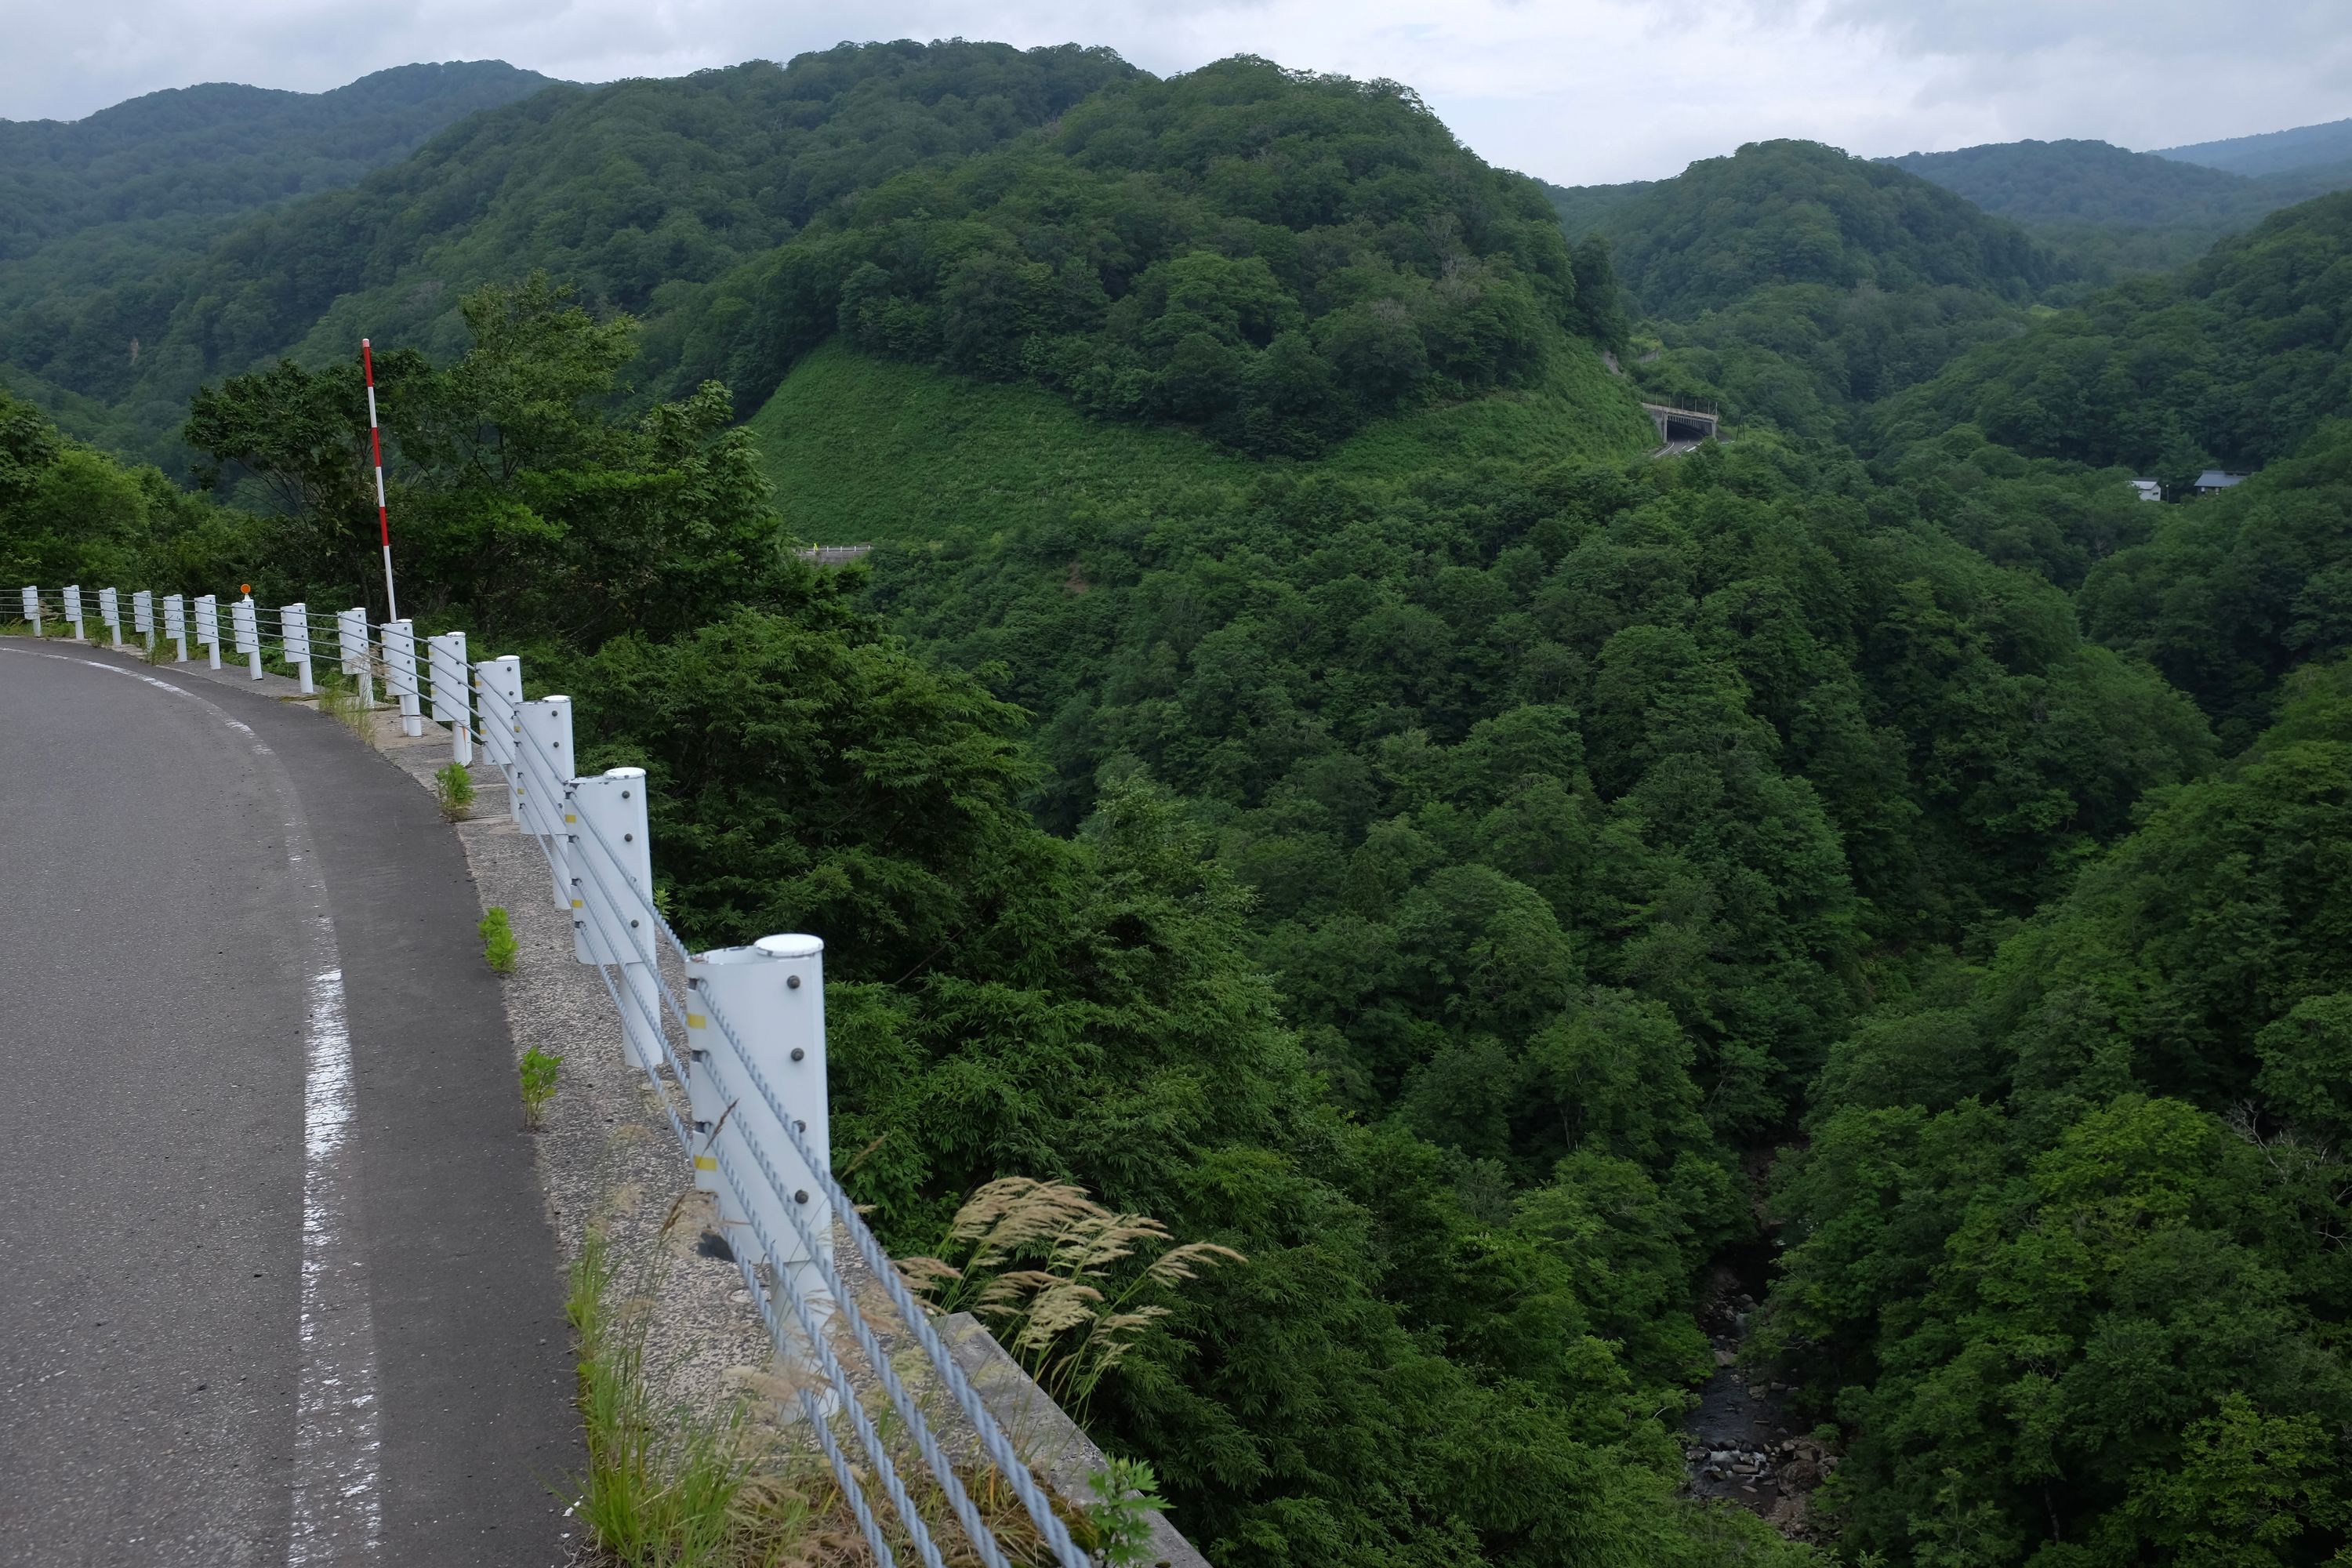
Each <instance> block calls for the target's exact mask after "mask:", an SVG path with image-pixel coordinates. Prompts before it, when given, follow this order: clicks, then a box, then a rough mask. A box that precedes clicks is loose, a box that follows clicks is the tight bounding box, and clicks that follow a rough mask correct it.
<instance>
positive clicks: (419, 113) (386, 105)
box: [0, 60, 550, 448]
mask: <svg viewBox="0 0 2352 1568" xmlns="http://www.w3.org/2000/svg"><path fill="white" fill-rule="evenodd" d="M548 85H550V84H549V81H548V79H547V78H545V77H542V76H540V75H539V74H537V73H536V72H533V71H525V70H517V69H515V68H513V67H511V66H509V65H506V64H503V63H501V62H499V61H497V60H478V61H471V62H467V63H462V64H449V65H415V66H402V67H399V68H395V69H393V70H386V71H379V72H377V73H376V74H374V75H373V76H370V77H365V78H362V79H360V80H358V81H355V82H352V83H351V84H350V85H349V86H347V87H341V88H337V89H334V90H333V91H331V92H320V93H299V92H278V91H268V90H265V89H259V88H251V87H236V86H230V85H227V84H224V83H212V84H208V85H206V86H203V87H192V88H184V89H176V90H173V91H170V92H157V93H150V94H148V95H147V96H146V97H144V98H137V99H132V100H131V101H129V102H127V103H121V104H117V105H115V106H114V107H113V108H111V109H107V110H100V112H98V113H96V114H93V115H90V116H89V117H88V118H87V119H84V120H78V121H65V122H60V121H46V120H45V121H0V378H5V379H6V380H9V381H13V382H15V383H16V384H20V385H26V386H30V387H33V388H35V389H37V390H39V391H41V392H43V393H44V394H47V395H50V396H52V397H53V398H55V399H56V400H57V401H58V403H59V404H60V405H65V406H68V407H70V408H71V409H72V410H73V412H74V414H75V415H76V416H77V423H78V424H79V425H81V426H83V427H85V428H87V429H89V431H90V432H91V433H93V434H105V435H109V436H111V437H115V438H116V440H117V442H118V444H120V445H125V446H130V447H150V448H152V447H153V446H154V444H153V443H152V440H148V439H142V437H152V435H153V434H154V433H155V432H160V431H163V430H164V429H167V428H168V427H169V426H170V425H171V423H172V421H173V414H172V409H173V407H174V406H176V403H177V402H179V401H184V399H185V395H186V391H187V390H188V388H186V387H185V386H183V387H181V388H180V390H179V392H178V394H177V395H176V398H175V397H173V396H172V395H160V394H159V397H160V398H161V402H160V403H159V404H158V405H157V406H155V407H152V408H151V409H149V410H148V411H147V416H146V418H145V421H144V423H143V426H142V423H141V422H140V421H139V420H138V419H137V418H135V417H134V418H131V419H129V420H123V419H117V418H113V417H110V416H109V413H108V411H107V410H106V409H105V408H104V407H103V406H102V404H103V402H104V401H105V400H107V399H109V398H110V396H111V393H110V391H109V390H108V388H109V387H110V386H111V385H113V384H116V383H115V382H110V381H109V380H108V379H107V374H113V375H114V376H115V377H116V378H117V379H118V380H119V381H121V382H123V383H126V384H127V382H128V380H129V379H130V378H133V377H135V376H136V375H137V374H138V371H139V362H140V360H141V359H142V357H143V355H144V354H145V353H147V352H148V351H152V349H154V348H155V347H156V346H157V340H158V338H159V337H160V336H161V335H162V332H163V327H164V324H165V321H166V316H165V315H164V314H163V313H162V312H160V311H158V310H153V309H149V308H145V307H148V306H152V302H153V301H154V300H157V299H158V298H159V297H160V296H161V295H162V294H163V293H164V292H166V291H167V290H168V285H166V284H165V283H164V282H163V279H165V278H167V277H169V276H171V275H173V274H174V273H175V272H178V271H180V270H182V269H184V268H186V267H187V266H188V265H189V264H190V263H191V261H192V260H193V258H195V257H198V256H200V255H202V254H203V253H204V251H205V248H206V247H209V246H211V245H212V244H214V243H215V241H217V240H218V239H219V238H220V237H223V236H225V235H226V234H228V233H230V232H231V231H233V230H234V229H236V227H237V226H239V225H240V224H242V223H245V222H247V221H249V220H250V219H251V218H252V217H253V216H255V215H256V214H257V213H260V212H263V211H266V210H269V209H272V208H275V207H278V206H282V205H285V204H287V203H289V202H294V201H298V200H299V198H301V197H303V196H305V195H313V194H316V193H320V192H325V191H332V190H338V189H341V188H344V187H347V186H350V185H352V184H354V183H355V182H357V181H358V180H360V179H361V178H362V177H363V176H364V175H366V174H368V172H369V171H371V170H373V169H378V168H381V167H383V165H385V164H387V163H397V162H398V161H400V160H402V159H404V158H406V157H407V156H408V155H409V154H410V153H414V152H415V150H416V149H417V148H418V147H420V146H421V145H423V144H424V143H425V142H426V141H428V140H430V139H431V138H432V137H433V136H435V135H436V134H437V133H438V132H441V131H442V130H444V129H446V127H448V126H449V125H450V124H452V123H453V122H455V121H459V120H462V119H464V118H465V117H466V116H467V115H469V114H472V113H474V112H475V111H476V110H482V109H489V108H495V107H497V106H499V105H502V104H506V103H510V102H512V101H514V100H517V99H520V98H527V97H529V96H530V95H531V94H532V93H534V92H537V91H539V90H540V89H541V88H544V87H546V86H548ZM101 367H102V368H101ZM52 370H53V371H54V372H55V374H45V373H47V372H49V371H52ZM75 393H83V394H85V395H87V396H89V397H92V398H96V399H98V400H99V402H97V403H90V402H85V401H83V399H82V398H79V397H76V396H74V395H73V394H75Z"/></svg>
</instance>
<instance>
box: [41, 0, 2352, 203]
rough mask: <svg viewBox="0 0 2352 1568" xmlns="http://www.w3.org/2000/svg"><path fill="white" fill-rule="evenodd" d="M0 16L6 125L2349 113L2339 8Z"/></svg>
mask: <svg viewBox="0 0 2352 1568" xmlns="http://www.w3.org/2000/svg"><path fill="white" fill-rule="evenodd" d="M2243 18H2244V12H2243V8H2242V6H2241V5H2223V4H2221V3H2220V0H1966V3H1954V0H1946V3H1940V4H1937V3H1924V0H1647V3H1637V0H1092V3H1081V0H978V3H974V4H964V5H950V4H944V3H941V0H871V3H866V4H859V5H840V4H833V3H815V4H811V3H805V0H804V3H802V4H797V5H790V6H783V7H779V6H776V5H772V4H766V3H762V0H369V3H362V4H356V5H355V4H353V3H352V0H85V3H84V4H81V5H73V6H61V5H54V4H49V3H46V0H0V35H5V37H7V38H8V40H9V47H8V48H7V50H6V51H5V55H0V114H5V115H8V116H10V117H14V118H32V117H37V116H43V115H51V116H73V115H79V114H85V113H88V112H89V111H90V110H94V109H98V108H100V107H103V106H104V105H106V104H108V103H111V102H115V101H118V100H121V99H123V98H127V97H131V96H133V95H135V94H137V93H141V92H146V91H152V90H153V89H157V88H163V87H173V86H184V85H186V84H188V83H190V82H194V81H201V80H232V81H248V82H255V83H257V84H260V85H264V86H271V87H287V88H297V89H305V90H314V91H315V90H317V89H321V88H326V87H331V86H334V85H337V84H338V83H341V82H344V81H348V80H351V79H352V78H354V77H358V76H361V75H363V74H365V73H366V72H368V71H371V70H375V69H380V68H383V67H385V66H391V65H398V64H403V63H405V62H407V61H411V60H418V59H463V58H477V59H478V58H503V59H507V60H510V61H512V62H513V63H515V64H517V65H521V66H528V67H530V68H534V69H537V70H541V71H545V72H547V73H548V74H550V75H551V76H560V77H568V78H572V79H576V80H606V79H612V78H614V77H618V76H662V75H673V74H677V73H679V72H682V71H687V70H692V69H696V68H701V67H706V66H716V65H728V64H732V63H734V62H736V61H738V60H741V59H746V58H754V57H766V58H777V59H782V58H789V57H791V56H792V55H793V54H795V53H798V52H800V51H802V50H803V49H810V48H823V47H827V46H829V45H831V44H834V43H835V42H838V41H840V40H841V39H844V38H877V37H879V38H888V37H919V38H929V37H950V36H961V37H974V38H1002V39H1003V40H1005V41H1007V42H1011V43H1015V44H1021V45H1024V46H1025V45H1035V44H1044V43H1062V42H1068V41H1076V42H1081V43H1090V44H1091V43H1099V44H1108V45H1109V46H1110V47H1113V48H1116V49H1118V51H1119V52H1120V53H1122V54H1124V55H1126V56H1127V57H1128V58H1129V59H1132V60H1134V61H1135V62H1136V63H1137V64H1138V65H1140V66H1143V67H1145V68H1148V69H1150V70H1154V71H1159V72H1162V73H1165V72H1171V71H1178V70H1185V69H1189V68H1192V67H1195V66H1198V65H1201V64H1202V63H1204V62H1206V61H1208V60H1212V59H1215V58H1220V57H1222V56H1225V55H1230V54H1234V53H1239V52H1244V51H1247V52H1250V53H1254V54H1262V55H1265V56H1268V57H1270V58H1275V59H1277V60H1280V61H1281V62H1283V63H1284V64H1286V65H1289V66H1294V67H1301V68H1311V69H1317V70H1328V71H1339V72H1344V73H1346V74H1349V75H1351V76H1365V77H1370V76H1386V77H1393V78H1396V79H1399V80H1402V81H1405V82H1409V83H1411V84H1412V86H1414V87H1415V88H1417V89H1419V90H1420V91H1421V93H1422V96H1423V98H1424V99H1426V100H1428V101H1429V103H1430V105H1431V107H1432V108H1433V109H1435V110H1437V111H1438V113H1439V114H1441V115H1442V116H1444V119H1445V121H1447V123H1448V124H1450V125H1452V126H1453V127H1454V130H1455V131H1456V132H1458V133H1459V134H1460V135H1461V136H1462V138H1463V140H1464V141H1465V142H1468V143H1469V144H1470V145H1471V146H1473V147H1475V148H1476V149H1477V150H1478V151H1479V152H1480V153H1484V154H1485V155H1486V156H1487V157H1489V158H1491V159H1493V160H1495V161H1496V162H1497V163H1506V164H1509V165H1511V166H1513V167H1517V168H1523V169H1526V170H1528V172H1530V173H1533V174H1541V175H1543V176H1545V177H1546V178H1549V179H1553V180H1558V181H1559V182H1561V183H1563V184H1580V183H1585V182H1592V181H1604V180H1623V179H1636V178H1649V177H1654V176H1658V175H1662V174H1672V173H1674V172H1675V170H1677V169H1679V168H1681V167H1682V165H1683V164H1684V163H1687V162H1689V161H1690V160H1691V159H1693V158H1696V157H1704V156H1707V155H1710V154H1714V153H1723V152H1727V151H1729V150H1730V149H1731V148H1733V147H1735V146H1737V145H1738V143H1740V142H1747V141H1755V140H1761V139H1765V138H1769V137H1774V136H1806V137H1812V138H1816V139H1819V140H1822V141H1826V142H1832V143H1834V144H1836V145H1839V146H1843V147H1847V148H1850V149H1852V150H1853V151H1855V152H1860V153H1899V152H1906V151H1909V150H1912V149H1914V148H1921V149H1937V148H1945V147H1954V146H1965V145H1968V144H1969V143H1971V142H1987V141H2002V140H2009V139H2011V138H2015V137H2019V136H2039V137H2045V138H2054V137H2060V136H2091V137H2099V138H2103V139H2105V140H2109V141H2116V142H2122V143H2124V144H2125V145H2127V146H2142V147H2146V146H2162V145H2168V144H2171V143H2175V142H2190V141H2199V140H2203V139H2206V138H2209V137H2214V136H2225V135H2236V134H2242V133H2243V132H2252V131H2263V130H2273V129H2277V128H2280V127H2283V126H2287V125H2294V124H2302V123H2308V122H2310V121H2318V120H2328V119H2336V118H2339V117H2341V116H2343V115H2345V114H2347V113H2352V29H2347V28H2346V27H2345V26H2343V0H2272V3H2271V4H2270V5H2266V6H2264V7H2263V13H2262V23H2261V25H2260V26H2246V25H2244V20H2243Z"/></svg>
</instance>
